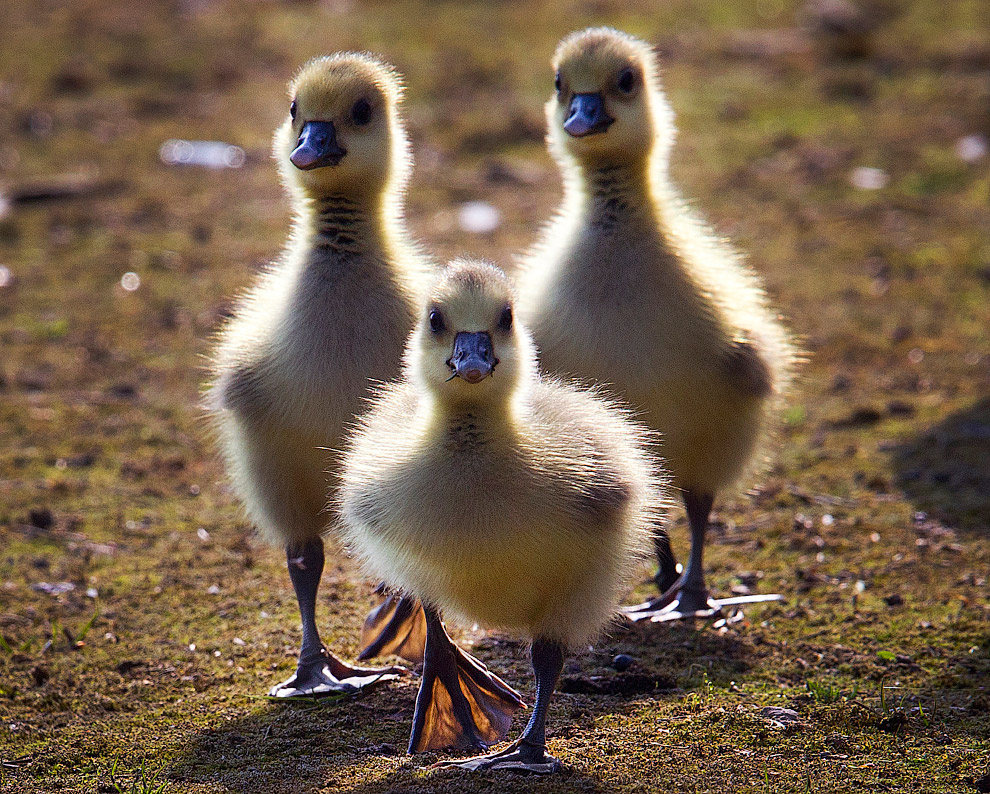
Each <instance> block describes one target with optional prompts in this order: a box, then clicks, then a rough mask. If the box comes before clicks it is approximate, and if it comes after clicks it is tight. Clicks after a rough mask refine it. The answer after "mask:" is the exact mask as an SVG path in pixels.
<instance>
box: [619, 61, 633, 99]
mask: <svg viewBox="0 0 990 794" xmlns="http://www.w3.org/2000/svg"><path fill="white" fill-rule="evenodd" d="M635 86H636V74H635V73H634V72H633V70H632V69H629V68H628V67H627V68H625V69H623V70H622V71H621V72H619V90H620V91H621V92H622V93H623V94H629V93H632V90H633V88H635Z"/></svg>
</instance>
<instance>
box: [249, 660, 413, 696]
mask: <svg viewBox="0 0 990 794" xmlns="http://www.w3.org/2000/svg"><path fill="white" fill-rule="evenodd" d="M407 672H408V671H407V670H405V669H404V668H402V667H380V668H375V667H353V666H351V665H349V664H347V663H346V662H344V661H343V660H341V659H340V658H338V657H337V656H335V655H334V654H332V653H330V651H328V650H327V649H326V648H323V649H322V650H321V652H320V653H319V655H318V656H317V657H316V658H314V659H311V660H307V661H303V660H300V662H299V666H298V667H297V668H296V672H295V673H293V674H292V675H291V676H289V678H287V679H286V680H285V681H283V682H282V683H280V684H277V685H276V686H274V687H272V689H271V691H270V692H269V693H268V695H269V697H273V698H279V699H283V698H312V697H324V696H329V695H349V694H353V693H355V692H357V691H359V690H361V689H363V688H364V687H367V686H372V685H374V684H379V683H384V682H386V681H393V680H395V679H396V678H398V677H399V675H401V674H403V673H407Z"/></svg>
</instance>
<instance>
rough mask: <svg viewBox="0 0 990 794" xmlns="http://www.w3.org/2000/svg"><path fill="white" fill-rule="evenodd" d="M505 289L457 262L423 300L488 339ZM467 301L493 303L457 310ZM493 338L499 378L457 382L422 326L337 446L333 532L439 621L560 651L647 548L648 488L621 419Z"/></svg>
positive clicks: (607, 612)
mask: <svg viewBox="0 0 990 794" xmlns="http://www.w3.org/2000/svg"><path fill="white" fill-rule="evenodd" d="M472 281H473V282H474V283H475V286H465V285H466V284H470V282H472ZM500 290H501V291H502V293H503V295H502V296H499V295H497V294H495V295H493V292H494V293H498V292H499V291H500ZM438 294H439V295H440V297H439V298H437V295H438ZM510 295H511V292H510V287H509V286H508V283H507V281H506V280H505V277H504V276H503V275H502V274H501V272H500V271H497V270H496V269H494V268H491V267H489V268H487V269H486V268H485V267H484V266H480V265H477V264H470V263H462V264H460V265H457V266H454V268H453V270H452V271H448V274H447V275H446V276H445V277H444V280H442V281H441V283H440V285H439V286H438V287H437V288H435V289H434V304H436V305H441V306H443V310H444V312H445V316H447V317H448V321H449V323H450V325H451V327H452V328H456V329H459V330H468V331H479V330H488V329H491V328H492V327H493V325H494V323H493V322H489V323H487V324H486V322H485V321H486V318H487V316H488V315H494V314H496V313H497V309H500V308H501V307H502V305H509V301H510V300H511V298H510ZM465 301H466V302H468V303H471V302H476V304H480V305H486V304H487V305H490V306H493V307H495V308H493V309H492V311H491V312H488V313H487V314H485V313H484V312H482V313H481V314H480V315H479V313H478V312H477V311H474V307H471V308H470V310H469V311H466V312H465V311H464V310H463V303H464V302H465ZM472 314H473V315H474V316H475V317H476V318H478V319H476V320H475V321H474V322H473V323H472V318H471V315H472ZM491 333H492V335H493V339H494V349H495V355H496V356H497V357H498V358H499V361H500V363H499V365H498V370H499V371H497V372H496V374H494V375H493V377H491V378H489V379H487V380H486V381H484V382H483V383H482V384H480V385H467V384H465V383H464V382H463V381H460V380H455V381H454V382H447V381H449V380H450V379H449V377H448V376H449V375H450V371H449V370H447V369H446V368H439V367H434V366H433V365H432V363H431V362H432V361H435V360H439V361H440V362H442V361H443V359H444V358H446V356H447V355H449V348H447V351H448V352H446V353H445V352H444V351H443V348H442V345H443V344H444V342H443V341H437V342H434V340H433V339H432V337H431V334H430V332H429V330H427V329H426V328H425V323H421V326H420V328H419V330H418V331H417V332H416V333H415V334H414V336H413V338H412V341H411V348H410V352H409V354H408V358H407V368H406V373H405V374H406V377H405V379H404V380H403V381H402V382H400V383H397V384H395V385H390V386H388V387H387V388H385V389H384V390H383V391H382V393H381V394H380V395H379V396H378V398H377V399H376V401H375V403H374V406H373V408H372V409H371V410H370V411H369V412H368V413H367V414H365V415H364V416H363V417H362V419H361V420H360V425H359V427H358V429H357V430H356V432H355V434H354V436H353V439H352V441H351V445H350V448H349V450H348V452H347V453H346V457H345V460H344V466H343V471H344V474H343V482H342V485H341V489H340V501H341V518H342V521H343V525H344V536H345V538H346V540H347V541H348V542H349V544H350V546H351V547H352V548H353V549H354V550H355V551H356V552H357V554H358V555H359V557H360V558H361V559H362V560H363V561H364V562H365V564H366V565H367V567H368V568H369V569H370V570H371V571H372V572H374V573H375V575H378V576H381V577H382V578H383V579H385V580H386V581H387V582H389V583H390V584H393V585H395V586H398V587H401V588H402V589H404V590H406V591H408V592H410V593H415V594H416V595H418V596H419V597H420V598H422V599H423V600H424V602H426V603H428V604H430V605H432V606H434V607H437V608H439V609H441V610H442V611H444V612H449V613H453V614H455V615H460V616H462V617H463V618H466V619H467V620H470V621H477V622H478V623H480V624H482V625H484V626H486V627H498V628H504V629H508V630H511V631H516V632H520V633H523V634H526V635H528V636H530V637H540V638H543V639H546V640H552V641H556V642H559V643H561V644H563V645H567V646H571V647H573V646H575V645H578V644H580V643H583V642H585V641H587V640H588V639H589V638H591V637H592V636H594V635H595V634H596V633H597V632H598V631H599V630H600V629H601V627H602V626H603V625H604V624H605V623H606V622H607V621H608V620H609V618H610V617H611V616H612V615H613V613H614V611H615V608H616V605H617V603H618V600H619V597H620V595H621V590H622V588H623V586H624V584H625V582H626V581H627V580H628V577H629V575H630V574H631V572H632V570H633V568H634V566H635V564H636V562H637V561H638V560H639V559H640V558H641V556H642V555H644V554H645V553H647V552H648V551H649V549H650V548H651V543H652V540H653V534H652V533H653V531H654V529H653V528H654V527H655V526H657V525H658V522H659V517H660V516H659V514H660V512H661V510H662V508H663V507H664V504H663V500H662V489H661V481H660V480H659V479H658V478H657V476H656V474H655V473H654V472H653V470H652V464H651V463H650V459H649V456H648V455H647V454H646V452H645V451H644V448H645V446H646V443H645V431H644V430H643V429H642V428H641V427H640V426H638V425H636V424H635V423H633V422H631V421H630V420H629V419H628V417H627V416H626V415H625V413H624V412H622V411H621V410H619V409H617V408H616V407H614V406H612V405H610V404H608V403H607V402H606V401H605V400H603V399H601V398H599V397H597V396H595V395H594V394H592V393H589V392H587V391H581V390H579V389H577V388H576V387H574V386H571V385H566V384H564V383H561V382H559V381H556V380H546V381H544V380H541V379H540V377H539V375H538V374H537V372H536V368H535V362H534V351H533V349H532V343H531V342H530V340H529V338H528V334H527V333H526V331H525V330H524V329H523V328H521V327H520V326H519V325H518V324H516V325H515V326H514V327H513V330H512V331H511V332H510V333H509V334H501V335H500V334H499V333H498V332H496V331H491ZM474 392H478V393H480V394H481V396H480V397H478V398H477V399H474V396H475V395H474Z"/></svg>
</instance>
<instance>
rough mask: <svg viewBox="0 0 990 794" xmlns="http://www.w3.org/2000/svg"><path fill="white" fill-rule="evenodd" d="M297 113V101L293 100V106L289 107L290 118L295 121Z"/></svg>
mask: <svg viewBox="0 0 990 794" xmlns="http://www.w3.org/2000/svg"><path fill="white" fill-rule="evenodd" d="M296 111H297V108H296V100H294V99H293V100H292V104H290V105H289V118H291V119H292V120H293V121H295V120H296Z"/></svg>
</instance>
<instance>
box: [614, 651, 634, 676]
mask: <svg viewBox="0 0 990 794" xmlns="http://www.w3.org/2000/svg"><path fill="white" fill-rule="evenodd" d="M635 661H636V660H635V659H633V658H632V657H631V656H630V655H629V654H628V653H620V654H618V655H616V656H614V657H613V658H612V667H613V668H615V669H616V670H617V671H619V672H620V673H624V672H625V671H626V670H628V669H629V668H630V667H632V665H633V662H635Z"/></svg>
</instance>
